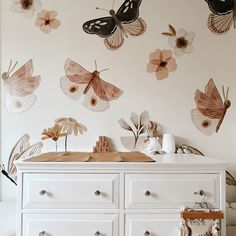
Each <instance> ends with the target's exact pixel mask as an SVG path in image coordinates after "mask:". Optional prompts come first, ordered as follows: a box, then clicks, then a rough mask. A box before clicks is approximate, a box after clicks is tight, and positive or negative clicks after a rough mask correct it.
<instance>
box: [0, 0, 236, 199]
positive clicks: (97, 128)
mask: <svg viewBox="0 0 236 236" xmlns="http://www.w3.org/2000/svg"><path fill="white" fill-rule="evenodd" d="M1 2H2V6H1V34H2V38H1V48H2V51H1V62H2V63H1V71H4V70H6V69H7V68H8V65H9V61H10V59H13V60H19V65H22V64H23V63H25V62H26V61H27V60H28V59H30V58H32V59H33V62H34V74H35V75H36V74H40V75H41V77H42V82H41V85H40V87H39V89H38V90H37V91H36V93H35V94H36V95H37V96H38V101H37V103H36V104H35V106H33V108H32V109H30V110H29V111H26V112H25V113H22V114H18V115H12V114H9V113H7V112H6V109H5V107H4V101H5V91H4V89H2V99H1V102H2V114H1V116H2V132H1V138H2V150H1V153H2V162H4V163H7V159H8V156H9V153H10V151H11V148H12V146H13V145H14V144H15V142H16V140H17V139H18V138H19V137H20V136H21V135H22V134H23V133H25V132H27V133H29V134H30V136H31V141H32V143H34V142H36V141H38V140H40V138H41V131H42V130H43V129H44V128H47V127H50V126H51V125H52V124H53V122H54V119H55V118H58V117H62V116H72V117H75V118H76V119H77V120H78V121H80V122H82V123H83V124H85V125H86V126H87V127H88V132H87V133H85V134H84V135H83V136H78V137H70V138H69V139H70V142H69V147H70V149H71V150H91V149H92V147H93V145H94V143H95V141H96V140H97V137H98V136H99V135H105V136H108V137H110V138H111V139H112V140H113V142H114V144H115V146H116V148H117V149H122V145H121V143H120V140H119V138H120V136H123V135H128V133H127V132H126V131H125V130H122V129H121V128H120V126H119V124H118V122H117V120H118V119H119V118H121V117H124V118H126V119H128V118H129V116H130V113H131V112H132V111H135V112H137V113H141V112H142V111H143V110H147V111H149V114H150V117H151V119H153V120H156V121H158V122H160V123H161V124H162V126H163V127H164V132H168V133H173V134H174V135H175V136H176V137H178V138H179V139H181V140H182V141H183V142H184V143H187V144H190V145H192V146H195V147H197V148H199V149H200V150H201V151H202V152H204V153H205V154H206V155H210V156H215V157H218V158H222V159H225V160H228V161H229V162H230V163H231V165H230V167H229V169H230V170H232V171H233V172H232V173H234V174H236V148H235V145H236V143H235V140H236V139H235V137H234V136H235V133H236V123H235V120H236V109H235V104H236V92H235V89H236V80H235V78H236V77H235V74H236V69H235V66H236V63H235V58H236V43H235V42H236V30H235V29H233V28H232V29H231V30H230V32H229V33H227V34H226V35H224V36H216V35H214V34H212V33H211V32H210V31H209V30H208V28H207V26H206V22H207V18H208V14H209V13H210V11H209V8H208V7H207V4H206V3H205V1H203V0H202V1H196V0H178V1H174V0H172V1H165V0H143V3H142V5H141V7H140V16H141V17H142V18H143V19H144V20H145V21H146V23H147V27H148V28H147V32H146V33H145V34H144V35H143V36H142V37H139V38H136V39H134V38H128V39H125V45H124V46H123V47H122V48H121V49H120V50H118V51H115V52H111V51H109V50H107V49H106V48H105V46H104V44H103V42H102V39H100V38H98V37H97V36H93V35H88V34H86V33H84V32H83V30H82V27H81V26H82V24H83V23H84V22H85V21H87V20H89V19H92V18H95V17H101V16H105V15H106V13H105V12H102V11H98V10H96V9H95V7H96V6H100V7H103V8H107V9H109V8H110V7H111V3H112V1H111V0H99V1H94V0H86V1H85V0H68V1H58V0H57V1H56V0H51V1H46V0H42V3H43V8H45V9H48V10H56V11H58V14H59V15H58V18H59V19H60V21H61V22H62V25H61V26H60V27H59V29H58V30H55V31H53V32H51V33H50V34H48V35H45V34H44V33H42V32H41V31H40V30H39V29H38V28H37V27H35V26H34V20H35V17H34V18H33V19H25V18H24V17H23V15H20V14H16V13H13V12H11V11H10V6H11V4H12V1H10V0H9V1H6V0H2V1H1ZM122 2H123V1H122V0H116V5H115V7H116V9H117V8H118V7H119V6H120V4H121V3H122ZM168 24H172V25H173V26H175V27H176V28H185V29H186V30H192V31H194V32H195V34H196V38H195V40H194V44H193V45H194V47H195V51H194V52H193V53H192V54H189V55H184V56H182V57H179V58H177V64H178V69H177V70H176V71H175V72H174V73H171V75H170V76H169V78H168V79H167V80H164V81H157V80H156V79H155V76H154V75H153V74H148V73H147V72H146V64H147V63H148V55H149V53H150V52H152V51H153V50H154V49H156V48H160V49H169V45H168V43H167V41H168V39H167V38H166V37H164V36H162V35H161V32H164V31H166V30H167V29H168ZM67 57H70V58H72V59H74V60H76V61H77V62H79V63H80V64H81V65H83V66H84V67H85V68H87V69H89V70H91V71H92V70H93V69H94V59H96V61H97V63H98V66H99V68H100V69H103V68H106V67H109V70H108V71H106V72H104V73H103V74H102V75H101V77H102V78H103V79H104V80H106V81H108V82H112V83H113V84H115V85H117V86H118V87H120V88H122V89H123V90H124V94H123V96H122V97H121V98H120V99H119V100H117V101H114V102H112V103H111V108H110V109H109V110H108V111H105V112H101V113H94V112H92V111H90V110H88V109H86V108H84V107H83V106H82V103H81V102H78V103H77V102H74V101H72V100H70V99H69V98H67V97H66V96H65V95H64V94H63V93H62V91H61V89H60V86H59V78H60V77H61V76H63V75H64V62H65V60H66V58H67ZM210 78H213V79H214V81H215V83H216V85H217V87H218V88H220V87H221V85H225V86H230V89H231V90H230V96H229V98H230V100H231V102H232V106H231V108H230V109H229V110H228V112H227V115H226V117H225V120H224V123H223V125H222V127H221V129H220V131H219V133H218V134H217V135H213V136H211V137H208V136H205V135H204V134H202V133H200V132H199V131H198V130H197V129H196V128H195V126H194V125H193V123H192V120H191V117H190V111H191V109H193V108H194V107H195V102H194V100H193V97H194V93H195V90H196V89H197V88H199V89H201V90H203V89H204V87H205V85H206V83H207V82H208V80H209V79H210ZM44 144H45V146H44V151H49V150H54V143H53V142H51V141H46V142H45V143H44ZM61 147H63V145H61ZM2 198H3V199H8V198H15V188H14V186H12V185H11V184H9V182H8V181H7V180H6V179H5V178H2Z"/></svg>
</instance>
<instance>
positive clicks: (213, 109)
mask: <svg viewBox="0 0 236 236" xmlns="http://www.w3.org/2000/svg"><path fill="white" fill-rule="evenodd" d="M222 90H223V96H224V101H223V100H222V98H221V96H220V93H219V91H218V89H217V88H216V86H215V83H214V81H213V79H210V80H209V82H208V83H207V85H206V87H205V92H204V93H203V92H201V91H200V90H197V91H196V93H195V97H194V100H195V102H196V106H197V109H193V110H192V111H191V116H192V120H193V123H194V124H195V126H196V127H197V128H198V129H199V130H200V131H201V132H202V133H204V134H206V135H212V134H213V133H215V132H218V130H219V128H220V126H221V124H222V122H223V120H224V117H225V114H226V112H227V109H228V108H229V107H230V105H231V102H230V101H229V100H228V93H229V87H228V89H227V92H226V94H225V91H224V87H222Z"/></svg>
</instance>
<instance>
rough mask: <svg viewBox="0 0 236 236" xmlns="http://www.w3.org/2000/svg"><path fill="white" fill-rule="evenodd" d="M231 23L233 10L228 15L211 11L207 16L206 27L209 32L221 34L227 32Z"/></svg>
mask: <svg viewBox="0 0 236 236" xmlns="http://www.w3.org/2000/svg"><path fill="white" fill-rule="evenodd" d="M232 24H233V12H231V13H230V14H228V15H216V14H213V13H211V14H210V15H209V17H208V22H207V25H208V28H209V30H210V31H211V32H213V33H215V34H218V35H221V34H225V33H227V32H228V31H229V30H230V28H231V26H232Z"/></svg>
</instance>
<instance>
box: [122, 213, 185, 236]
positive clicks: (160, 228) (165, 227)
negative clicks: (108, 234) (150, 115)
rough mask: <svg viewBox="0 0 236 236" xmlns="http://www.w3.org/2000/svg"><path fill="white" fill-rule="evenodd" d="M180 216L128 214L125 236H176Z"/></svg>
mask: <svg viewBox="0 0 236 236" xmlns="http://www.w3.org/2000/svg"><path fill="white" fill-rule="evenodd" d="M179 222H180V219H179V215H178V214H140V215H139V214H128V215H126V230H125V236H176V235H178V233H177V232H178V225H179Z"/></svg>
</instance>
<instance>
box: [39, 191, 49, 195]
mask: <svg viewBox="0 0 236 236" xmlns="http://www.w3.org/2000/svg"><path fill="white" fill-rule="evenodd" d="M46 193H47V191H46V190H41V191H40V192H39V194H40V195H42V196H43V195H45V194H46Z"/></svg>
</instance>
